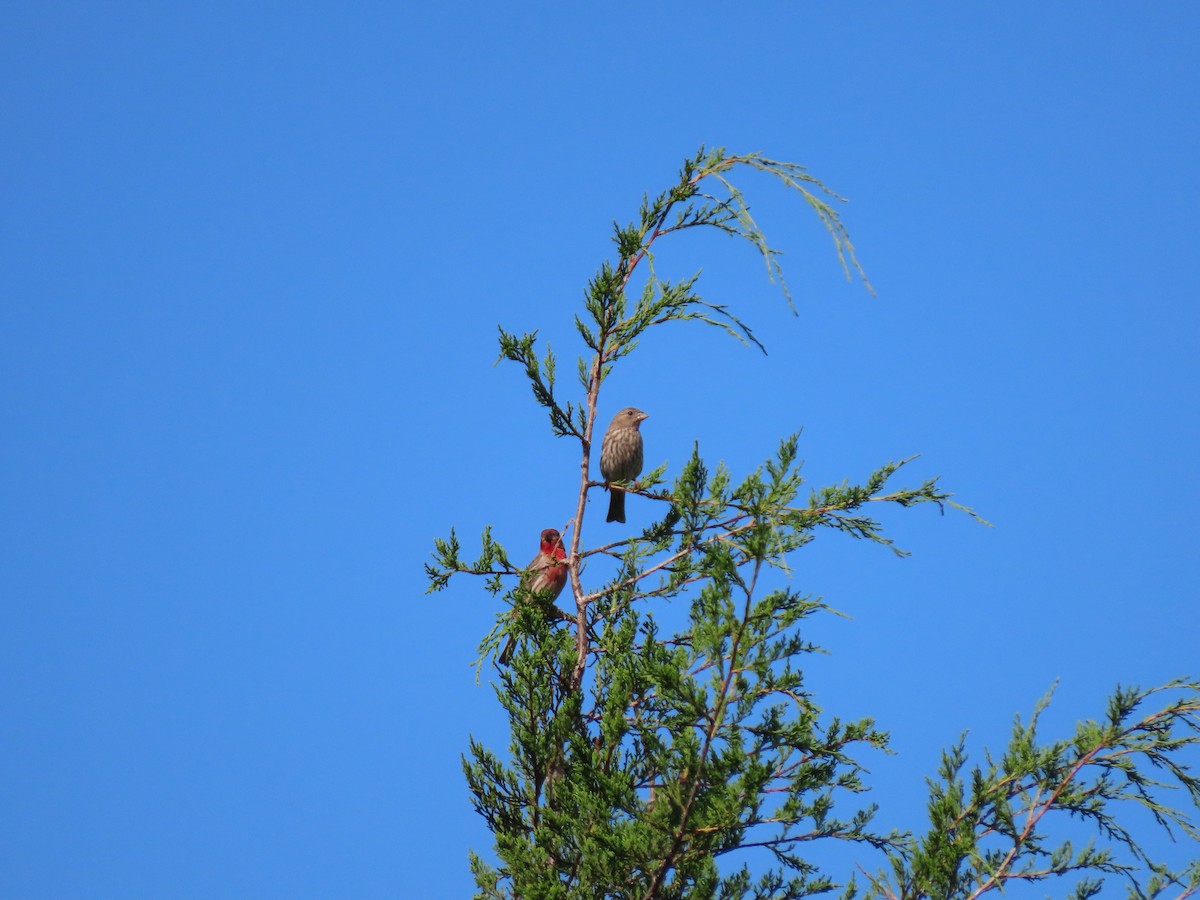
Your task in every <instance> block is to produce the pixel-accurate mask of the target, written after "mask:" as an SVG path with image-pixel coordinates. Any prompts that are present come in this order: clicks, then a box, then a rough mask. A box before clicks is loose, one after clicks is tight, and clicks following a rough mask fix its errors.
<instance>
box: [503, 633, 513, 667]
mask: <svg viewBox="0 0 1200 900" xmlns="http://www.w3.org/2000/svg"><path fill="white" fill-rule="evenodd" d="M516 646H517V639H516V638H515V637H510V638H509V639H508V643H507V644H505V645H504V649H503V650H501V651H500V665H502V666H507V665H508V661H509V660H510V659H512V655H513V650H514V649H515V648H516Z"/></svg>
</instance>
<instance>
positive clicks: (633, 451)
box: [600, 406, 650, 522]
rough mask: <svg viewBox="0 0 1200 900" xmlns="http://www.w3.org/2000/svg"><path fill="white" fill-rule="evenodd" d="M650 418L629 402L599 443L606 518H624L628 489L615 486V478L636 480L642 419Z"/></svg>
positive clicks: (614, 417)
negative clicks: (613, 484) (606, 498)
mask: <svg viewBox="0 0 1200 900" xmlns="http://www.w3.org/2000/svg"><path fill="white" fill-rule="evenodd" d="M648 418H650V417H649V416H648V415H646V414H645V413H644V412H642V411H641V410H640V409H637V408H636V407H633V406H627V407H625V408H624V409H623V410H621V411H620V412H619V413H617V414H616V415H615V416H613V420H612V424H610V425H609V426H608V431H606V432H604V441H603V443H601V445H600V474H601V475H602V476H603V477H604V486H605V487H606V488H608V518H607V519H605V521H606V522H624V521H625V492H624V491H623V490H620V489H619V488H618V489H617V490H613V488H612V482H614V481H633V479H635V478H637V477H638V476H639V475H640V474H642V431H641V427H642V422H643V421H645V420H646V419H648Z"/></svg>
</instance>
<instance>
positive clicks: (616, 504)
mask: <svg viewBox="0 0 1200 900" xmlns="http://www.w3.org/2000/svg"><path fill="white" fill-rule="evenodd" d="M604 521H605V522H624V521H625V492H624V491H614V490H610V491H609V492H608V518H607V519H605V520H604Z"/></svg>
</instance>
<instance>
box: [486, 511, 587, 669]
mask: <svg viewBox="0 0 1200 900" xmlns="http://www.w3.org/2000/svg"><path fill="white" fill-rule="evenodd" d="M566 583H567V550H566V548H565V547H563V542H562V535H560V534H559V533H558V531H557V529H554V528H547V529H545V530H544V531H543V532H542V546H541V549H540V550H539V551H538V555H537V556H535V557H534V558H533V562H531V563H530V564H529V565H527V566H526V567H525V570H524V572H523V574H522V575H521V586H520V588H518V594H517V602H518V603H522V602H533V603H536V604H538V605H539V606H541V607H542V609H543V612H545V614H546V618H547V619H549V620H554V619H559V618H570V617H569V616H567V614H566V613H564V612H563V611H562V610H560V609H559V608H558V607H557V606H555V605H554V601H555V600H557V599H558V595H559V594H561V593H562V589H563V586H564V585H565V584H566ZM516 646H517V638H516V635H510V636H509V638H508V642H507V643H506V644H505V645H504V649H503V650H501V651H500V657H499V659H500V663H501V665H508V661H509V660H510V659H512V654H513V649H514V648H515V647H516Z"/></svg>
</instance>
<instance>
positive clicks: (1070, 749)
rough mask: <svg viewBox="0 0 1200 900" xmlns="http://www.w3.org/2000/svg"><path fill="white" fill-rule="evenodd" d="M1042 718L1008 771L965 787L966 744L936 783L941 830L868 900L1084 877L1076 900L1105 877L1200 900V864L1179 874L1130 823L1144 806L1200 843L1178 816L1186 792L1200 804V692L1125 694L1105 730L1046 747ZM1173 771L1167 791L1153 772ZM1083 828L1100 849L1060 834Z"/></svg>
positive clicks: (1084, 726) (932, 807) (1086, 726)
mask: <svg viewBox="0 0 1200 900" xmlns="http://www.w3.org/2000/svg"><path fill="white" fill-rule="evenodd" d="M1162 693H1167V694H1174V695H1175V696H1174V698H1173V699H1172V700H1171V701H1170V702H1168V703H1167V704H1166V705H1165V706H1164V707H1162V708H1161V709H1156V710H1154V711H1152V712H1139V710H1140V709H1141V707H1142V706H1143V705H1144V704H1145V703H1146V702H1147V701H1148V700H1150V699H1151V698H1154V697H1156V695H1158V694H1162ZM1048 702H1049V697H1046V698H1045V699H1044V700H1043V701H1042V702H1041V703H1040V704H1038V706H1037V707H1036V708H1035V709H1034V713H1033V716H1032V717H1031V719H1030V722H1029V724H1028V725H1025V724H1023V723H1022V722H1021V720H1020V719H1018V720H1017V721H1016V723H1015V724H1014V726H1013V734H1012V738H1011V739H1010V741H1009V745H1008V748H1007V749H1006V751H1005V753H1004V755H1003V756H1002V757H1001V758H1000V759H999V760H994V759H993V758H992V756H991V755H990V754H986V758H985V764H984V765H982V766H974V767H972V769H971V770H970V774H969V777H967V778H964V777H963V770H964V768H965V767H966V762H967V757H966V753H965V752H964V749H963V743H962V742H961V741H960V742H959V743H958V744H957V745H955V746H954V747H952V748H951V749H950V750H948V751H946V752H945V753H944V754H943V756H942V765H941V768H940V769H939V772H938V779H937V780H935V781H933V782H931V783H930V801H929V830H928V831H927V832H926V833H925V834H924V835H923V836H922V837H920V838H919V839H917V840H915V841H914V840H907V841H905V842H904V844H903V846H902V848H901V849H900V850H893V852H892V853H891V854H890V857H891V858H890V863H891V866H890V871H889V872H886V873H885V872H881V873H879V875H878V876H877V877H875V878H873V879H872V881H871V888H870V890H869V891H868V892H867V895H866V896H867V897H889V898H903V900H910V898H912V900H915V898H925V897H929V898H934V897H936V898H943V897H945V898H958V897H962V898H968V897H978V896H980V895H982V894H985V893H987V892H989V891H993V890H1000V891H1003V890H1004V889H1005V887H1006V886H1008V885H1010V884H1019V883H1023V882H1041V881H1047V880H1050V879H1056V878H1063V879H1070V878H1072V877H1074V878H1076V879H1077V880H1076V881H1075V883H1074V885H1073V887H1072V889H1071V894H1070V896H1071V897H1077V898H1084V897H1091V896H1094V895H1095V894H1096V893H1098V892H1099V890H1100V888H1101V886H1102V885H1103V876H1105V875H1119V876H1121V877H1123V878H1124V879H1125V880H1126V881H1127V883H1128V885H1129V895H1130V896H1131V897H1138V898H1142V897H1156V896H1160V895H1161V894H1163V892H1164V891H1166V890H1167V889H1168V888H1172V887H1174V888H1178V889H1179V893H1177V894H1175V896H1177V897H1186V896H1188V895H1190V894H1192V893H1195V892H1197V891H1200V864H1197V863H1195V862H1194V863H1193V864H1192V865H1191V866H1190V868H1189V869H1188V870H1187V871H1184V872H1171V871H1170V870H1168V869H1167V868H1166V867H1165V866H1163V865H1161V864H1159V863H1157V862H1155V861H1154V860H1153V859H1151V858H1150V857H1149V855H1148V854H1147V853H1146V851H1145V850H1144V849H1143V848H1142V846H1141V845H1140V843H1139V842H1138V841H1137V840H1136V838H1135V836H1134V834H1133V833H1132V831H1131V830H1130V829H1129V828H1128V827H1126V825H1124V824H1123V821H1122V819H1121V818H1119V817H1118V814H1121V815H1127V814H1128V806H1129V805H1134V806H1140V807H1141V808H1143V809H1145V810H1148V811H1149V812H1150V814H1151V817H1152V818H1153V820H1154V821H1155V822H1157V823H1158V824H1159V825H1160V826H1162V827H1163V828H1165V829H1166V830H1167V832H1168V833H1172V832H1178V833H1179V835H1180V836H1181V837H1184V838H1186V839H1189V840H1191V841H1196V840H1198V839H1200V832H1198V831H1197V829H1196V826H1195V824H1194V823H1193V822H1192V821H1191V819H1189V817H1188V816H1187V815H1186V814H1185V813H1184V812H1183V811H1181V810H1179V809H1176V808H1173V807H1171V806H1168V805H1166V804H1165V803H1164V802H1163V801H1162V799H1161V798H1162V796H1163V794H1165V793H1166V792H1167V791H1169V790H1172V789H1175V790H1182V791H1184V792H1185V793H1186V794H1187V795H1188V798H1189V800H1190V801H1191V803H1192V805H1200V779H1197V778H1196V777H1195V776H1193V775H1191V774H1190V773H1189V772H1188V770H1187V768H1186V767H1185V766H1184V765H1182V764H1181V763H1180V762H1179V758H1180V756H1181V754H1182V753H1184V752H1185V751H1187V750H1188V748H1193V749H1194V748H1195V747H1196V746H1197V745H1200V682H1190V681H1183V680H1178V681H1173V682H1171V683H1169V684H1166V685H1163V686H1162V687H1157V688H1152V689H1149V690H1139V689H1137V688H1117V690H1116V692H1115V693H1114V694H1113V696H1112V697H1111V698H1110V700H1109V704H1108V714H1107V716H1106V718H1105V720H1104V721H1102V722H1099V723H1097V722H1091V721H1087V722H1081V723H1079V724H1078V725H1077V726H1076V729H1075V734H1074V735H1073V736H1072V737H1071V738H1070V739H1069V740H1063V741H1054V742H1051V743H1047V744H1041V743H1039V742H1038V737H1037V728H1038V717H1039V714H1040V713H1041V711H1042V710H1043V709H1044V708H1045V706H1046V704H1047V703H1048ZM1152 771H1153V772H1163V773H1165V775H1167V776H1169V777H1168V778H1167V779H1166V780H1160V779H1159V778H1152V777H1150V775H1149V772H1152ZM1063 819H1074V820H1077V821H1079V822H1083V823H1085V824H1088V825H1091V826H1092V827H1093V830H1094V833H1095V838H1096V839H1098V840H1099V841H1101V842H1102V844H1103V846H1097V844H1096V840H1092V841H1089V842H1088V843H1087V844H1086V845H1085V846H1083V847H1081V848H1076V847H1075V846H1073V844H1072V842H1071V841H1070V840H1068V839H1065V838H1056V837H1054V835H1053V832H1052V826H1054V825H1055V824H1057V823H1058V822H1060V821H1061V820H1063Z"/></svg>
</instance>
